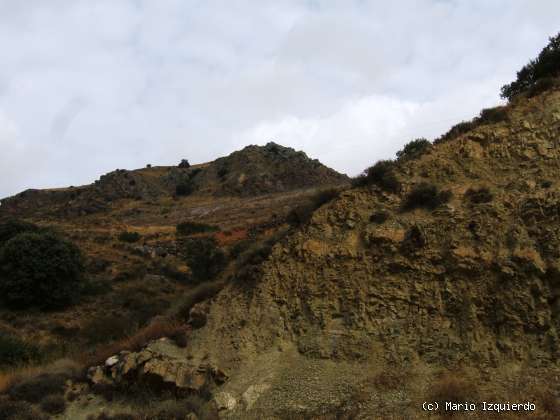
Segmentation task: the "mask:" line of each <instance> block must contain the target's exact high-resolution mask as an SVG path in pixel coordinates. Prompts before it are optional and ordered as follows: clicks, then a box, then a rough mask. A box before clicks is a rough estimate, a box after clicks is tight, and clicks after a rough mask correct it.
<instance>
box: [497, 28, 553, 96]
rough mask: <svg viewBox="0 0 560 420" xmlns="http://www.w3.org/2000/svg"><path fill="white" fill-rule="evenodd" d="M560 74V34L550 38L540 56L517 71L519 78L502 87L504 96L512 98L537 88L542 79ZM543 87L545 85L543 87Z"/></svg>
mask: <svg viewBox="0 0 560 420" xmlns="http://www.w3.org/2000/svg"><path fill="white" fill-rule="evenodd" d="M558 75H560V34H558V35H556V36H554V37H552V38H550V39H549V43H548V45H547V46H546V47H544V48H543V49H542V51H541V52H540V54H539V55H538V57H537V58H536V59H534V60H531V61H529V63H528V64H527V65H525V66H524V67H523V68H522V69H521V70H519V71H518V72H517V78H516V80H514V81H513V82H511V83H510V84H507V85H505V86H503V87H502V92H501V95H502V98H504V99H512V98H513V97H514V96H515V95H518V94H520V93H522V92H525V91H527V90H530V89H531V88H535V86H537V85H538V84H539V83H541V82H540V81H541V80H546V79H549V81H548V82H543V83H544V85H546V83H550V78H553V77H557V76H558ZM541 89H543V87H541Z"/></svg>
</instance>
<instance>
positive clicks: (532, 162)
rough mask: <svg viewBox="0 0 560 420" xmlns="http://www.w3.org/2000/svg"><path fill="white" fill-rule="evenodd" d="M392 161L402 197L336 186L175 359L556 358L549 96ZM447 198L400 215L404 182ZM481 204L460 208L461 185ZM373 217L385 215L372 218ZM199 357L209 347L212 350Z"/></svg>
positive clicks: (554, 173) (553, 148) (483, 361)
mask: <svg viewBox="0 0 560 420" xmlns="http://www.w3.org/2000/svg"><path fill="white" fill-rule="evenodd" d="M508 113H509V115H510V118H509V119H508V121H504V122H500V123H496V124H487V125H483V126H480V127H477V128H475V129H473V130H472V131H471V132H468V133H465V134H463V135H461V136H459V137H458V138H455V139H453V140H450V141H448V142H445V143H441V144H438V145H436V146H434V147H433V148H432V149H431V150H430V151H429V153H427V154H425V155H423V156H422V157H421V158H419V159H417V160H411V161H407V162H404V163H402V164H401V165H400V167H399V173H398V176H399V178H400V180H401V182H402V183H403V188H402V192H401V193H399V194H388V193H385V192H383V191H381V190H378V189H377V188H376V187H371V188H369V187H366V188H359V189H353V190H349V191H346V192H344V193H343V194H342V195H341V197H340V198H339V199H338V200H336V201H335V202H333V203H330V204H329V205H327V206H324V207H322V208H321V209H320V210H319V211H318V212H316V213H315V215H314V216H313V218H312V221H311V223H310V225H309V226H308V227H307V228H306V229H304V230H303V231H300V232H298V233H296V234H295V235H293V236H292V237H290V238H289V239H288V240H287V241H286V242H284V243H282V244H279V245H277V246H276V247H275V249H274V251H273V253H272V256H271V258H270V259H269V260H268V261H267V262H265V264H264V265H263V268H262V272H263V275H262V277H261V279H260V282H258V284H257V285H256V286H254V287H253V286H248V285H241V284H233V285H231V286H229V287H228V288H227V289H226V290H225V291H224V292H222V293H221V294H220V295H219V296H218V298H217V301H216V302H215V304H214V305H212V307H211V309H210V312H209V314H208V317H207V321H206V325H205V327H204V328H202V329H200V330H198V331H196V332H195V333H194V335H193V338H192V345H191V346H190V350H189V352H190V353H191V354H192V356H193V358H195V359H196V357H197V355H200V354H204V355H205V357H206V358H209V359H210V360H213V361H214V362H215V363H218V364H219V365H220V366H226V367H227V368H228V369H230V370H235V367H236V366H240V363H239V360H243V359H246V358H252V357H254V355H255V354H262V353H263V352H266V351H269V350H270V349H273V348H275V347H276V346H278V345H281V343H285V342H290V343H295V345H296V346H297V348H298V350H299V353H300V354H302V355H305V356H306V357H309V358H318V359H337V360H350V361H356V362H360V363H362V362H366V361H367V360H371V359H372V358H374V359H375V358H380V359H383V360H385V361H386V362H387V363H399V364H402V363H405V362H407V361H414V360H420V361H423V362H425V363H432V364H437V365H453V364H457V363H465V364H475V365H477V366H487V367H496V366H499V365H500V364H502V363H505V362H515V363H528V364H530V365H532V366H546V365H548V364H551V363H552V364H553V363H556V362H557V361H558V359H559V357H560V352H559V348H560V346H559V344H560V340H559V339H560V337H559V333H560V311H559V309H558V308H559V302H560V298H559V296H560V283H559V279H560V276H559V274H558V273H560V269H559V265H558V261H559V257H560V254H559V251H558V250H559V249H560V218H559V209H560V178H559V173H560V172H559V171H558V169H559V168H560V164H559V162H560V141H559V140H558V139H559V137H558V133H560V119H559V118H558V115H560V93H558V92H549V93H547V94H546V95H543V96H541V97H537V98H533V99H531V100H530V101H529V102H527V103H525V102H523V103H519V104H516V105H512V106H511V107H510V108H508ZM421 182H430V183H433V184H435V185H436V186H437V187H438V188H440V190H451V191H452V192H453V194H454V195H453V198H452V199H451V200H450V202H449V203H447V204H445V205H442V206H440V207H439V208H437V209H436V210H434V211H429V210H424V209H418V210H414V211H406V212H405V211H403V210H402V202H403V199H404V197H405V195H406V194H407V192H408V191H410V190H411V189H412V188H413V187H414V185H416V184H419V183H421ZM481 186H486V187H487V188H489V189H490V191H491V192H492V194H493V199H492V200H491V201H490V202H486V203H473V202H471V201H470V200H469V198H468V196H467V195H465V194H464V193H465V191H466V190H467V189H468V188H470V187H473V188H477V187H481ZM379 211H384V212H386V213H388V214H389V217H388V218H387V220H385V221H382V222H381V223H380V222H376V221H372V218H371V216H372V214H374V213H376V212H379ZM213 349H220V350H219V351H213Z"/></svg>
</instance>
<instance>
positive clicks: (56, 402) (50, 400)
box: [41, 395, 66, 415]
mask: <svg viewBox="0 0 560 420" xmlns="http://www.w3.org/2000/svg"><path fill="white" fill-rule="evenodd" d="M41 410H43V411H44V412H45V413H48V414H53V415H54V414H62V413H64V411H65V410H66V401H65V400H64V397H63V396H62V395H47V396H46V397H45V398H43V399H42V400H41Z"/></svg>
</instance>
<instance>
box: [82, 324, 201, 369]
mask: <svg viewBox="0 0 560 420" xmlns="http://www.w3.org/2000/svg"><path fill="white" fill-rule="evenodd" d="M189 331H190V329H189V327H188V326H186V325H185V324H184V323H181V322H178V321H172V320H169V319H156V320H154V321H152V322H151V323H150V324H148V325H147V326H146V327H144V328H142V329H140V330H138V331H137V332H136V333H134V334H133V335H130V336H128V337H125V338H123V339H121V340H117V341H114V342H112V343H109V344H107V345H104V346H100V347H98V348H97V349H96V350H95V352H94V353H93V354H89V355H85V356H84V357H82V358H81V360H80V361H81V362H82V364H83V365H84V366H94V365H98V364H101V363H103V362H104V361H105V360H107V359H108V358H109V357H111V356H112V355H114V354H117V353H119V352H121V351H124V350H126V351H138V350H140V349H141V348H142V347H144V346H145V345H146V344H148V343H149V342H150V341H152V340H157V339H158V338H162V337H169V338H172V339H176V340H177V341H179V342H181V343H184V342H185V336H187V335H188V333H189Z"/></svg>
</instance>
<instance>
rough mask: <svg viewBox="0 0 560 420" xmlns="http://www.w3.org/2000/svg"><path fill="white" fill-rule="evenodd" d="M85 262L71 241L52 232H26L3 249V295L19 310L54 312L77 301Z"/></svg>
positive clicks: (0, 288)
mask: <svg viewBox="0 0 560 420" xmlns="http://www.w3.org/2000/svg"><path fill="white" fill-rule="evenodd" d="M82 272H83V260H82V255H81V252H80V250H79V249H78V248H77V247H76V246H75V245H74V244H72V243H71V242H69V241H67V240H65V239H62V238H60V237H58V236H56V235H54V234H52V233H22V234H19V235H17V236H15V237H14V238H12V239H10V240H9V241H8V242H7V243H6V244H5V245H4V247H3V248H2V249H1V250H0V296H1V299H3V300H4V303H5V304H7V305H8V306H11V307H15V308H27V307H30V306H37V307H40V308H43V309H54V308H58V307H62V306H64V305H67V304H69V303H71V302H73V301H74V300H75V299H76V298H77V296H78V294H79V292H80V287H81V280H82Z"/></svg>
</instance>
